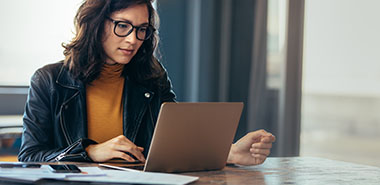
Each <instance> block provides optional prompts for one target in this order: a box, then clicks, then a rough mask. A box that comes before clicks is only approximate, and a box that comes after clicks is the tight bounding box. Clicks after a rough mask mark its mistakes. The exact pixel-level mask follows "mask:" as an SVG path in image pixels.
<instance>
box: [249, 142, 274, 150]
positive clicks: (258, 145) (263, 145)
mask: <svg viewBox="0 0 380 185" xmlns="http://www.w3.org/2000/svg"><path fill="white" fill-rule="evenodd" d="M252 148H257V149H271V148H272V143H253V144H252Z"/></svg>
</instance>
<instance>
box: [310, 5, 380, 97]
mask: <svg viewBox="0 0 380 185" xmlns="http://www.w3.org/2000/svg"><path fill="white" fill-rule="evenodd" d="M379 8H380V1H379V0H307V1H306V11H305V47H304V70H303V73H304V74H303V81H304V83H303V91H304V93H322V94H339V95H355V96H373V97H379V96H380V10H379Z"/></svg>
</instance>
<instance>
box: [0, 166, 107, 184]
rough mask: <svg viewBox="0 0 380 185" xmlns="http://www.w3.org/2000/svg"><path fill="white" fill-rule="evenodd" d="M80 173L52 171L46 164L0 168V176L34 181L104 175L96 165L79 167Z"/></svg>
mask: <svg viewBox="0 0 380 185" xmlns="http://www.w3.org/2000/svg"><path fill="white" fill-rule="evenodd" d="M79 169H80V170H81V171H82V172H81V173H53V172H52V171H51V170H50V169H49V168H48V166H47V165H42V166H41V168H0V177H9V178H14V179H22V180H28V181H36V180H39V179H42V178H50V179H64V178H66V177H94V176H105V175H106V174H105V173H104V171H103V170H101V169H100V168H98V167H79Z"/></svg>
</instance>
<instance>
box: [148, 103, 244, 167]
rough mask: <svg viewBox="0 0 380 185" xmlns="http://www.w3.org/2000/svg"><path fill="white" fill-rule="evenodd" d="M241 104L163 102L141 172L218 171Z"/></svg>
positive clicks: (223, 162)
mask: <svg viewBox="0 0 380 185" xmlns="http://www.w3.org/2000/svg"><path fill="white" fill-rule="evenodd" d="M242 109H243V103H242V102H239V103H164V104H162V105H161V110H160V113H159V115H158V120H157V124H156V128H155V131H154V134H153V138H152V142H151V145H150V150H149V153H148V157H147V160H146V163H145V167H144V171H156V172H185V171H186V172H189V171H201V170H217V169H222V168H223V167H224V166H225V165H226V160H227V157H228V153H229V150H230V147H231V144H232V142H233V138H234V136H235V132H236V129H237V126H238V123H239V120H240V116H241V112H242Z"/></svg>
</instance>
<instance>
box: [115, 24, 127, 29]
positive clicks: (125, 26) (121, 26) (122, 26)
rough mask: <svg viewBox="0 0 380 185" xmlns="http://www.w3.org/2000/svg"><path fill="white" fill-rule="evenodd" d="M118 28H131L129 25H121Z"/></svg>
mask: <svg viewBox="0 0 380 185" xmlns="http://www.w3.org/2000/svg"><path fill="white" fill-rule="evenodd" d="M117 27H119V28H123V29H125V28H129V27H130V26H129V25H128V24H123V23H119V24H118V25H117Z"/></svg>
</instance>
